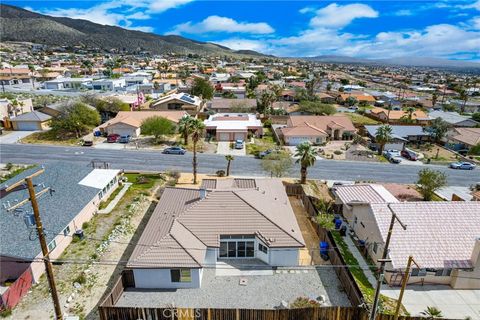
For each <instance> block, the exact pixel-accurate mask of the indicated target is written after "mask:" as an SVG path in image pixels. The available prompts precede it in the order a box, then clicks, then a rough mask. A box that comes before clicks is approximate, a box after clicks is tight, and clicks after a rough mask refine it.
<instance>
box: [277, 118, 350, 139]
mask: <svg viewBox="0 0 480 320" xmlns="http://www.w3.org/2000/svg"><path fill="white" fill-rule="evenodd" d="M355 131H356V130H355V127H354V125H353V123H352V121H351V120H350V119H349V118H348V117H346V116H290V117H289V118H288V120H287V126H286V127H285V128H281V129H280V132H279V133H280V136H281V137H283V140H284V142H285V144H286V145H289V146H296V145H298V144H300V143H302V142H305V141H308V142H310V143H312V144H321V143H324V142H326V141H328V140H350V139H352V138H353V136H354V134H355Z"/></svg>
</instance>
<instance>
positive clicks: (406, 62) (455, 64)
mask: <svg viewBox="0 0 480 320" xmlns="http://www.w3.org/2000/svg"><path fill="white" fill-rule="evenodd" d="M305 59H307V60H311V61H318V62H325V63H345V64H349V63H357V64H381V65H398V66H408V67H431V68H462V69H465V68H475V69H476V68H480V63H475V62H469V61H461V60H447V59H440V58H428V57H399V58H390V59H361V58H354V57H347V56H333V55H325V56H317V57H307V58H305Z"/></svg>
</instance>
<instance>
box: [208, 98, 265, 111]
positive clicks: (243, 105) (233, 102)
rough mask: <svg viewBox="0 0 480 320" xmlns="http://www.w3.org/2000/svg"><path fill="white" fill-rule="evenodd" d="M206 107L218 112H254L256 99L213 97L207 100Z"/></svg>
mask: <svg viewBox="0 0 480 320" xmlns="http://www.w3.org/2000/svg"><path fill="white" fill-rule="evenodd" d="M206 109H207V110H208V111H215V112H219V113H224V112H235V111H241V112H254V111H255V110H256V109H257V100H256V99H225V98H214V99H212V100H210V101H208V102H207V106H206ZM232 109H233V110H232Z"/></svg>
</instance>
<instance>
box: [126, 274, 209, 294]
mask: <svg viewBox="0 0 480 320" xmlns="http://www.w3.org/2000/svg"><path fill="white" fill-rule="evenodd" d="M190 270H191V275H192V281H191V282H172V281H171V276H170V269H133V275H134V277H135V287H136V288H142V289H179V288H199V287H200V285H201V282H202V270H201V269H190Z"/></svg>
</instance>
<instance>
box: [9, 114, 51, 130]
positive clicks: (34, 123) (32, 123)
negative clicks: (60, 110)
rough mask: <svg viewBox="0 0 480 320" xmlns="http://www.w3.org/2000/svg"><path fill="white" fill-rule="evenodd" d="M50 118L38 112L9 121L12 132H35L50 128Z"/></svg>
mask: <svg viewBox="0 0 480 320" xmlns="http://www.w3.org/2000/svg"><path fill="white" fill-rule="evenodd" d="M51 119H52V117H51V116H49V115H48V114H45V113H43V112H40V111H32V112H28V113H24V114H21V115H19V116H16V117H14V118H11V119H10V122H11V123H12V128H13V130H18V131H36V130H47V129H48V128H50V120H51Z"/></svg>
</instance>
